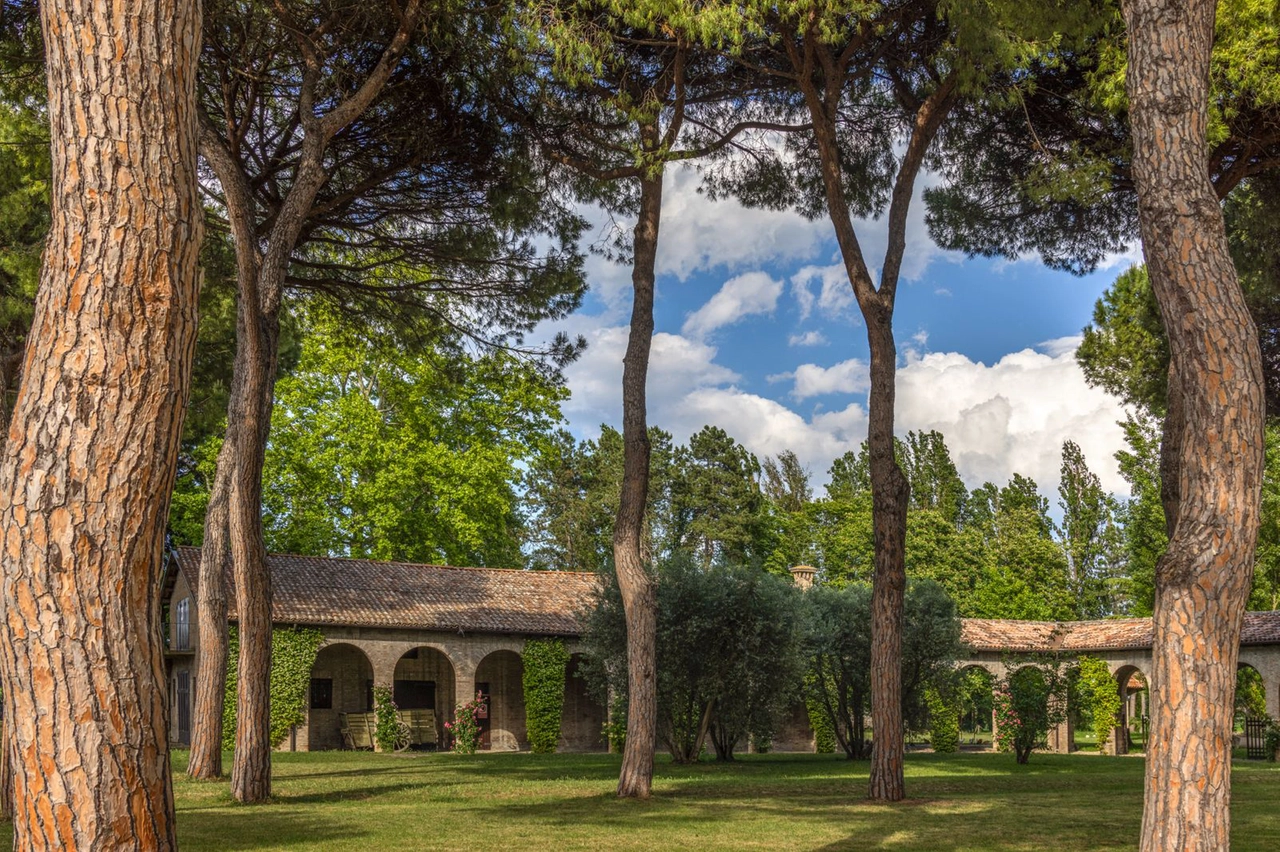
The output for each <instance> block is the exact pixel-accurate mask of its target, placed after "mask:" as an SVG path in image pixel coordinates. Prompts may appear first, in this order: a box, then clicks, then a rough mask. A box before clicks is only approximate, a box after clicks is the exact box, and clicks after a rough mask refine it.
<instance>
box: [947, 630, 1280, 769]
mask: <svg viewBox="0 0 1280 852" xmlns="http://www.w3.org/2000/svg"><path fill="white" fill-rule="evenodd" d="M961 621H962V625H961V634H960V638H961V641H962V642H963V643H964V645H965V646H966V647H967V648H968V649H969V652H970V653H969V656H968V658H967V659H965V660H961V661H960V662H959V665H960V666H961V668H967V667H969V666H975V667H978V668H982V669H985V670H986V671H987V672H989V673H991V674H992V675H993V676H994V677H996V678H1001V677H1003V676H1004V675H1005V674H1006V671H1007V665H1008V664H1009V661H1010V660H1017V659H1018V658H1019V655H1023V654H1027V655H1032V654H1045V653H1053V654H1060V655H1063V656H1065V657H1073V656H1074V657H1078V656H1085V655H1088V656H1091V657H1097V658H1099V659H1101V660H1103V661H1105V662H1106V664H1107V666H1108V668H1110V670H1111V674H1112V676H1113V677H1114V678H1115V679H1116V688H1117V689H1118V690H1119V691H1120V695H1121V697H1122V698H1123V699H1124V700H1123V701H1122V703H1121V710H1120V713H1121V715H1120V722H1119V724H1118V725H1117V726H1116V733H1115V735H1114V736H1112V737H1111V741H1110V743H1109V744H1108V749H1107V750H1108V751H1109V752H1111V753H1116V752H1117V751H1119V752H1120V753H1123V752H1124V750H1125V747H1126V743H1127V741H1128V738H1127V737H1126V736H1125V731H1126V730H1127V729H1128V728H1129V724H1130V722H1131V721H1132V720H1134V719H1136V718H1139V717H1140V716H1145V715H1146V708H1145V707H1143V706H1141V705H1140V702H1141V701H1142V697H1141V696H1142V695H1144V694H1145V692H1146V688H1147V686H1149V685H1150V684H1151V645H1152V639H1153V636H1152V624H1151V619H1149V618H1117V619H1106V620H1102V621H1064V622H1052V621H1006V620H997V619H985V618H966V619H962V620H961ZM1239 666H1240V667H1242V668H1244V667H1248V668H1252V669H1254V670H1255V671H1256V672H1257V673H1258V675H1259V678H1260V679H1261V682H1262V686H1263V690H1264V692H1265V694H1266V704H1267V715H1269V716H1270V717H1271V718H1273V719H1276V718H1280V611H1275V612H1250V613H1247V614H1246V615H1245V620H1244V629H1243V631H1242V632H1241V634H1240V662H1239ZM1138 684H1141V686H1140V687H1139V686H1138ZM1049 745H1050V748H1051V749H1052V750H1054V751H1061V752H1065V751H1072V750H1074V748H1075V732H1074V730H1073V729H1072V726H1071V720H1070V719H1069V718H1068V720H1067V721H1065V722H1063V723H1062V724H1061V725H1060V726H1059V727H1058V729H1057V730H1056V731H1053V732H1051V734H1050V738H1049Z"/></svg>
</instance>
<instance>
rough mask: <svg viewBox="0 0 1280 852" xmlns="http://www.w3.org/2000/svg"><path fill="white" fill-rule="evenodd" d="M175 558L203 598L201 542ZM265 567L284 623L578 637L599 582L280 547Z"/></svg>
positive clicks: (275, 610) (557, 573)
mask: <svg viewBox="0 0 1280 852" xmlns="http://www.w3.org/2000/svg"><path fill="white" fill-rule="evenodd" d="M178 564H179V568H180V570H181V571H182V573H183V576H184V577H185V578H186V580H187V582H188V584H189V585H190V586H191V588H192V591H193V593H196V594H197V601H198V600H199V597H198V590H197V589H196V575H197V573H198V570H197V569H198V566H199V564H200V550H199V548H194V547H181V548H178ZM267 566H268V568H269V570H270V571H271V582H272V617H273V619H274V620H275V621H277V622H280V623H283V624H315V625H325V624H328V625H335V626H337V625H341V626H349V627H398V628H409V629H417V630H447V631H451V632H453V631H466V632H469V633H471V632H477V633H527V634H533V635H546V636H577V635H578V634H579V633H581V627H580V626H579V624H578V619H577V617H576V613H577V612H578V611H579V610H580V609H582V608H583V607H584V606H585V605H586V604H587V603H589V601H590V599H591V597H592V596H593V595H594V594H595V590H596V587H597V578H596V575H594V574H579V573H572V572H568V571H514V570H504V569H497V568H450V567H445V566H441V565H413V564H409V563H404V562H375V561H373V560H369V559H332V558H317V557H311V556H286V555H278V554H272V555H270V556H268V557H267ZM227 588H232V587H231V585H230V578H228V586H227ZM229 597H234V596H233V595H232V596H229ZM231 609H232V613H231V617H232V618H234V617H235V613H234V605H233V606H232V607H231Z"/></svg>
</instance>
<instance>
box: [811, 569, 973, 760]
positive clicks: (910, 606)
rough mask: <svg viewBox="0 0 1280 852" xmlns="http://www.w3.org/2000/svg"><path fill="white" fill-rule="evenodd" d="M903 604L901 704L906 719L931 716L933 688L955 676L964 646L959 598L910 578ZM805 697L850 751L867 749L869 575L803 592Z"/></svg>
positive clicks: (917, 723) (859, 753)
mask: <svg viewBox="0 0 1280 852" xmlns="http://www.w3.org/2000/svg"><path fill="white" fill-rule="evenodd" d="M905 603H906V606H905V608H904V616H905V617H904V632H903V657H902V695H901V699H902V704H903V710H904V714H905V717H906V719H907V721H908V724H909V725H910V726H912V727H915V728H920V727H922V726H923V725H924V724H925V720H926V719H927V717H928V703H927V693H928V691H929V690H930V689H931V688H933V689H937V688H938V687H939V686H940V685H942V684H944V683H945V682H949V678H950V677H951V673H952V667H953V666H954V663H955V660H956V659H957V658H958V657H959V655H960V654H961V652H962V649H961V645H960V620H959V618H958V617H957V615H956V609H955V604H954V603H953V602H952V601H951V599H950V598H949V597H948V596H947V594H946V592H945V590H943V589H942V587H941V586H939V585H938V584H936V583H934V582H932V581H931V580H928V579H916V580H912V581H911V582H910V583H909V584H908V587H907V593H906V598H905ZM804 611H805V634H804V653H805V656H806V658H807V659H808V666H809V673H808V675H807V677H806V678H805V684H806V691H807V696H806V697H807V700H808V702H809V703H811V704H812V705H813V706H816V707H817V708H819V709H820V711H821V712H822V713H823V714H824V715H825V717H826V718H827V720H828V721H829V722H830V724H831V728H832V730H833V732H834V734H835V737H836V741H837V742H838V743H839V745H840V747H841V749H843V750H844V752H845V755H846V756H848V757H849V758H850V759H858V758H862V757H865V756H866V755H867V743H866V730H865V727H864V726H865V716H866V712H867V710H868V709H869V707H870V697H871V696H870V685H871V631H870V623H871V620H870V613H871V589H870V587H869V586H868V585H867V584H866V583H854V584H849V585H845V586H839V587H837V586H829V585H818V586H815V587H814V588H812V589H810V590H809V591H808V592H807V593H806V594H805V595H804Z"/></svg>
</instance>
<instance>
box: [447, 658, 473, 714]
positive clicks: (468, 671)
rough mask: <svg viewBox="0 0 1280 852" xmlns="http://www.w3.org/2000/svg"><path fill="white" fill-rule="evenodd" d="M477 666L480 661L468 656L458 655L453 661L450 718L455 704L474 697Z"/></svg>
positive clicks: (465, 701)
mask: <svg viewBox="0 0 1280 852" xmlns="http://www.w3.org/2000/svg"><path fill="white" fill-rule="evenodd" d="M479 667H480V661H479V660H475V659H472V658H471V657H470V656H466V657H463V656H459V657H458V658H457V659H455V660H454V661H453V678H454V681H453V682H454V690H453V703H454V706H453V707H450V708H449V718H450V719H452V718H453V716H454V710H456V709H457V705H459V704H466V703H467V702H468V701H470V700H471V699H473V698H475V697H476V669H477V668H479Z"/></svg>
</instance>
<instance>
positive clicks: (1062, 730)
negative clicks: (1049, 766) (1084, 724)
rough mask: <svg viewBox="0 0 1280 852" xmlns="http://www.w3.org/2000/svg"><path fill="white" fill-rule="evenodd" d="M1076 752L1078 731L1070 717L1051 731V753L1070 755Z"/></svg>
mask: <svg viewBox="0 0 1280 852" xmlns="http://www.w3.org/2000/svg"><path fill="white" fill-rule="evenodd" d="M1075 750H1076V729H1075V725H1074V724H1072V722H1071V717H1070V716H1068V717H1067V718H1066V719H1064V720H1063V721H1062V722H1060V723H1058V725H1057V726H1056V727H1054V728H1053V729H1052V730H1050V731H1049V751H1051V752H1053V753H1054V754H1070V753H1071V752H1073V751H1075Z"/></svg>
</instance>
